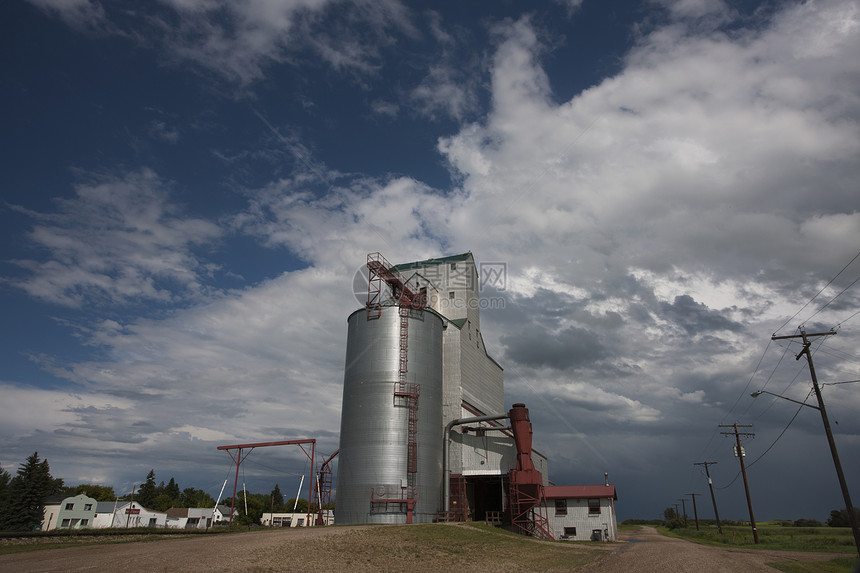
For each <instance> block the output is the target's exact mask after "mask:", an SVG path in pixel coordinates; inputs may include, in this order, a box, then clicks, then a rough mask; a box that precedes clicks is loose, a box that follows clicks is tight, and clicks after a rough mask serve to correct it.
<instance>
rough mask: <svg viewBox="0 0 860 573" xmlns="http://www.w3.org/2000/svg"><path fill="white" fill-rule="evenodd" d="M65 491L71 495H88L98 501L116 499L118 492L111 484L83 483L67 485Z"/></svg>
mask: <svg viewBox="0 0 860 573" xmlns="http://www.w3.org/2000/svg"><path fill="white" fill-rule="evenodd" d="M65 493H66V494H67V495H69V496H73V495H80V494H84V495H88V496H90V497H91V498H93V499H95V500H96V501H114V500H115V499H116V493H115V492H114V490H113V486H110V485H95V484H89V483H82V484H80V485H76V486H74V487H67V488H66V491H65Z"/></svg>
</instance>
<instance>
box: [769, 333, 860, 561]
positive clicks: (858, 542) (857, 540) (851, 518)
mask: <svg viewBox="0 0 860 573" xmlns="http://www.w3.org/2000/svg"><path fill="white" fill-rule="evenodd" d="M833 334H836V331H835V330H831V331H829V332H816V333H810V334H807V333H806V330H805V329H803V328H801V329H800V334H794V335H791V336H776V335H774V336H771V340H784V339H786V338H802V339H803V350H801V351H800V353H799V354H798V355H797V356H795V360H800V357H801V356H803V355H806V361H807V362H808V363H809V375H810V376H811V377H812V388H813V390H815V397H816V398H817V399H818V408H815V406H812V407H813V408H815V409H816V410H818V411H819V412H821V421H822V422H823V423H824V433H825V434H827V445H829V446H830V455H831V456H833V465H835V466H836V477H838V478H839V487H840V488H841V489H842V498H843V499H844V500H845V506H846V507H847V508H848V523H850V524H851V532H852V533H853V534H854V546H855V547H856V549H857V554H858V555H860V529H858V526H857V515H855V513H854V506H853V505H852V504H851V495H850V494H849V493H848V483H847V482H846V481H845V474H844V473H843V472H842V463H841V462H840V461H839V454H838V453H837V452H836V442H835V441H834V440H833V431H832V430H831V429H830V419H829V418H828V417H827V410H826V409H825V408H824V398H822V397H821V388H820V387H819V385H818V378H817V377H816V376H815V366H814V365H813V364H812V353H811V352H810V351H809V347H810V346H811V345H812V343H811V342H809V339H810V338H811V337H813V336H831V335H833ZM780 397H782V396H780ZM806 405H808V404H806Z"/></svg>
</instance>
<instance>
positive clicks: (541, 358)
mask: <svg viewBox="0 0 860 573" xmlns="http://www.w3.org/2000/svg"><path fill="white" fill-rule="evenodd" d="M500 340H501V343H502V345H503V346H504V347H505V357H506V358H507V359H508V360H512V361H514V362H517V363H519V364H523V365H526V366H534V367H542V366H547V367H550V368H555V369H557V370H566V369H568V368H582V367H590V366H593V365H594V364H595V363H597V362H599V361H600V360H602V359H605V358H606V357H607V355H608V352H607V349H606V348H605V347H604V346H603V345H602V344H601V343H600V342H599V341H598V339H597V336H596V335H595V334H594V333H592V332H590V331H588V330H586V329H584V328H579V327H576V326H570V327H568V328H565V329H564V330H562V331H560V332H557V333H554V334H553V333H549V332H548V331H547V330H545V329H544V328H541V327H539V326H537V325H531V326H528V327H526V328H524V329H521V330H520V331H519V332H518V333H517V334H516V336H513V335H507V334H506V335H504V336H502V337H501V338H500Z"/></svg>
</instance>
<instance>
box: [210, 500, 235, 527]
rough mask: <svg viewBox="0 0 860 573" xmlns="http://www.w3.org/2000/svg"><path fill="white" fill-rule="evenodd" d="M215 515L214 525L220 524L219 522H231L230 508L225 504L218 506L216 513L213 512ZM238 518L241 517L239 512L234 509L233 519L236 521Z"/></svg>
mask: <svg viewBox="0 0 860 573" xmlns="http://www.w3.org/2000/svg"><path fill="white" fill-rule="evenodd" d="M213 515H214V519H213V522H214V523H219V522H223V523H227V522H229V521H230V506H229V505H224V504H219V505H216V506H215V511H214V512H213ZM237 517H239V510H238V509H236V508H234V509H233V519H236V518H237Z"/></svg>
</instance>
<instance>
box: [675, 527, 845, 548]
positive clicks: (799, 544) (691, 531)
mask: <svg viewBox="0 0 860 573" xmlns="http://www.w3.org/2000/svg"><path fill="white" fill-rule="evenodd" d="M660 531H661V533H664V534H665V535H668V536H670V537H681V538H683V539H690V540H691V541H697V542H699V543H706V544H708V545H724V546H731V547H746V548H750V549H755V548H761V549H777V550H781V551H821V552H825V553H847V554H851V553H855V552H856V551H857V548H856V547H855V546H854V537H853V536H852V535H851V529H849V528H848V527H783V526H781V525H759V526H758V538H759V542H758V544H756V543H755V540H754V539H753V534H752V529H751V528H750V527H748V526H744V527H741V526H733V525H731V526H725V525H724V526H723V533H722V534H720V532H719V531H718V530H717V527H716V526H702V528H701V530H699V531H696V529H695V528H694V527H688V528H681V529H674V530H670V529H665V528H660Z"/></svg>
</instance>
